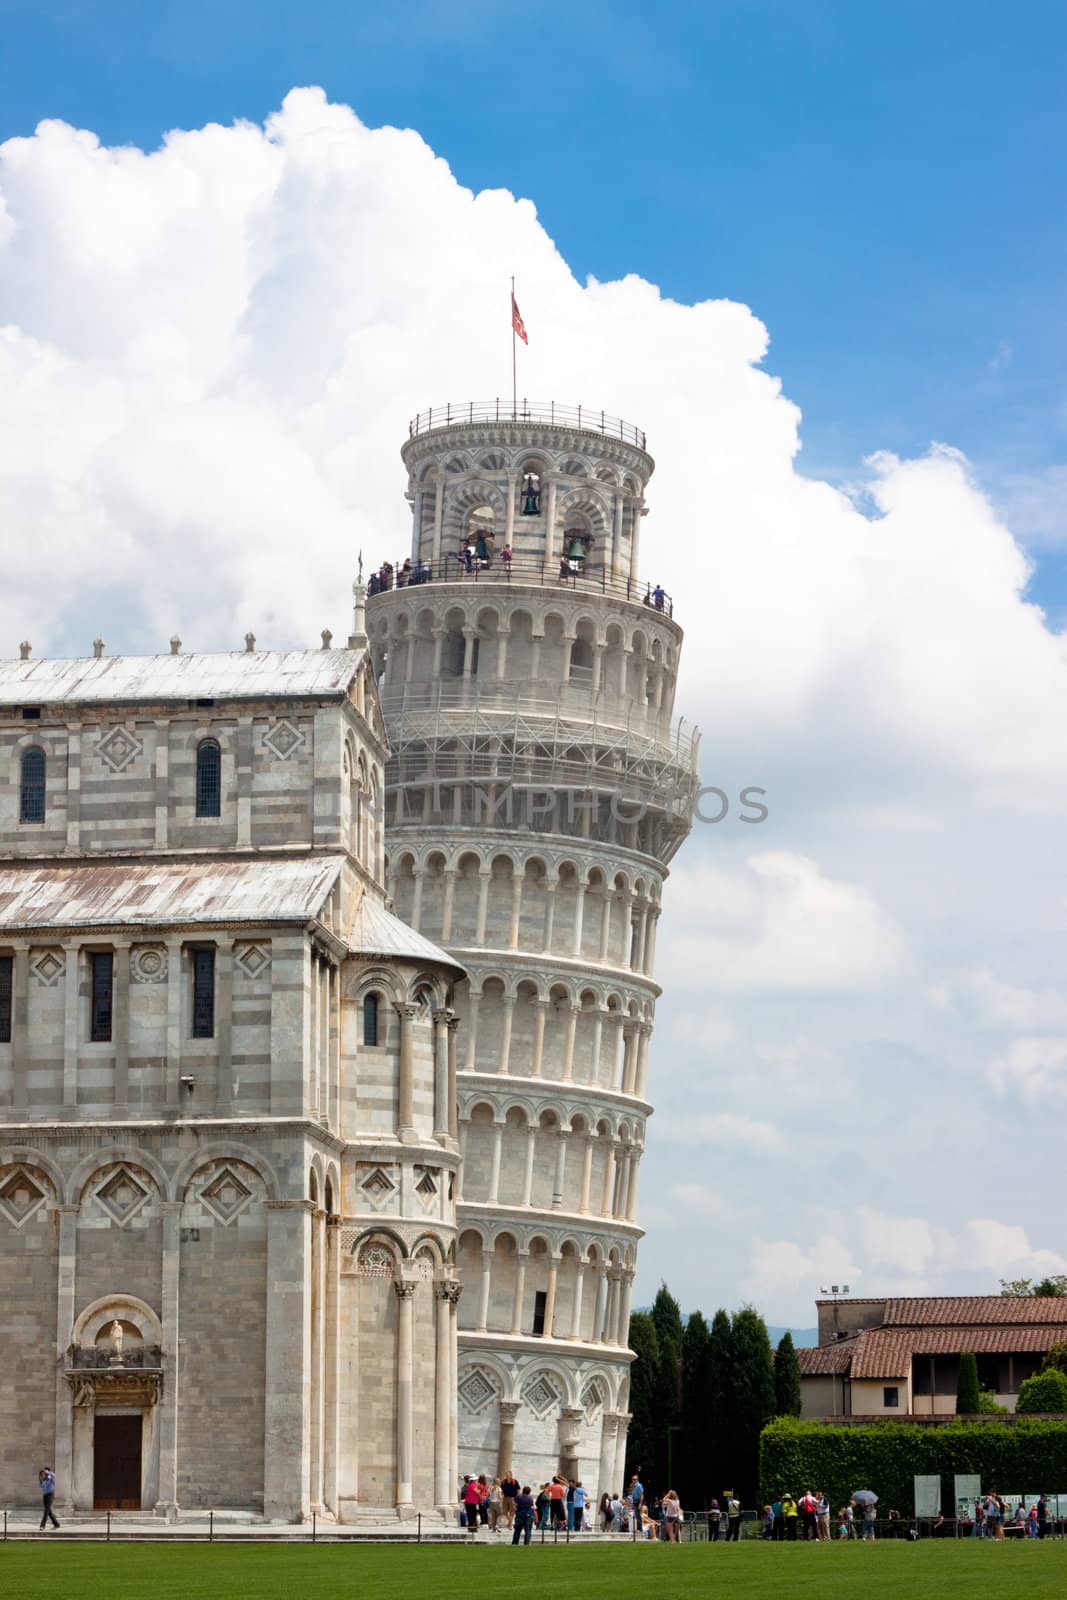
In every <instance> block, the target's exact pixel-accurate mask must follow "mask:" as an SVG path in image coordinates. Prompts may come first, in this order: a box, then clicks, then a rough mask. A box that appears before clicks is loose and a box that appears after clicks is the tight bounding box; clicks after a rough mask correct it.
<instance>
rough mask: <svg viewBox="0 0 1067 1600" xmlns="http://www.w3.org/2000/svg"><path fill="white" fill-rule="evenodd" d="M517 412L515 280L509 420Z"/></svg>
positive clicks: (513, 287) (512, 309)
mask: <svg viewBox="0 0 1067 1600" xmlns="http://www.w3.org/2000/svg"><path fill="white" fill-rule="evenodd" d="M518 410H519V382H518V366H517V361H516V354H515V279H514V278H512V280H511V419H512V421H513V422H514V420H515V418H516V416H517V415H518Z"/></svg>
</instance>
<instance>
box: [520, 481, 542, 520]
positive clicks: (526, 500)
mask: <svg viewBox="0 0 1067 1600" xmlns="http://www.w3.org/2000/svg"><path fill="white" fill-rule="evenodd" d="M520 515H521V516H524V517H539V516H540V515H541V480H540V478H539V477H538V476H537V474H536V472H528V473H527V474H526V476H525V477H524V478H523V480H522V511H521V513H520Z"/></svg>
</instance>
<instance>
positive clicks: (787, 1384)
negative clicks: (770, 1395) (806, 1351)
mask: <svg viewBox="0 0 1067 1600" xmlns="http://www.w3.org/2000/svg"><path fill="white" fill-rule="evenodd" d="M774 1413H775V1416H778V1417H799V1415H800V1362H799V1361H798V1360H797V1352H796V1346H795V1345H794V1343H793V1335H792V1334H791V1333H790V1332H789V1330H788V1328H787V1329H786V1331H785V1333H783V1334H782V1337H781V1338H780V1339H779V1341H778V1348H777V1350H776V1351H775V1352H774Z"/></svg>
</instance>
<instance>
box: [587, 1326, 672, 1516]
mask: <svg viewBox="0 0 1067 1600" xmlns="http://www.w3.org/2000/svg"><path fill="white" fill-rule="evenodd" d="M630 1349H631V1350H633V1351H634V1352H635V1354H636V1357H637V1359H636V1360H635V1361H634V1362H633V1363H632V1364H631V1366H630V1415H631V1417H632V1421H631V1423H630V1431H629V1435H628V1437H627V1442H626V1450H627V1465H626V1477H627V1482H629V1475H630V1473H631V1472H633V1471H634V1470H635V1469H636V1468H637V1467H640V1468H641V1470H642V1471H643V1472H647V1471H648V1465H647V1463H648V1462H650V1461H654V1460H655V1458H656V1454H657V1450H658V1448H659V1445H658V1441H659V1432H660V1429H659V1418H658V1415H657V1409H656V1408H657V1388H658V1385H659V1339H658V1338H657V1336H656V1324H655V1323H654V1322H653V1320H652V1317H651V1316H650V1314H649V1313H648V1312H647V1311H635V1312H634V1313H633V1315H632V1316H631V1318H630ZM644 1481H645V1483H646V1484H647V1482H648V1480H647V1478H646V1479H645V1480H644ZM625 1487H626V1485H625V1484H622V1483H610V1484H601V1492H603V1490H604V1489H616V1490H618V1491H619V1492H620V1493H621V1492H622V1490H623V1489H625Z"/></svg>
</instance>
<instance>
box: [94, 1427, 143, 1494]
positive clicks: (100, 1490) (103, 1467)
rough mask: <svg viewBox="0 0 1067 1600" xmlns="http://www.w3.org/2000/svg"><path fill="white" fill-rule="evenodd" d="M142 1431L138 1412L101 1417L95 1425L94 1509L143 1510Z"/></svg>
mask: <svg viewBox="0 0 1067 1600" xmlns="http://www.w3.org/2000/svg"><path fill="white" fill-rule="evenodd" d="M141 1433H142V1418H141V1413H140V1412H139V1411H138V1412H136V1413H134V1414H132V1415H131V1414H130V1413H126V1414H125V1415H123V1416H107V1415H103V1416H101V1414H100V1412H99V1411H98V1412H97V1414H96V1417H95V1419H94V1426H93V1509H94V1511H140V1509H141Z"/></svg>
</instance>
